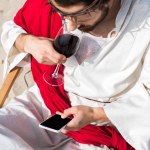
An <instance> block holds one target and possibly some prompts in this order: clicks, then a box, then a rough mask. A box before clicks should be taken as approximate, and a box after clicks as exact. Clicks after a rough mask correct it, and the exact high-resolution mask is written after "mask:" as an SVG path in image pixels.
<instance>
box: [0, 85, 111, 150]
mask: <svg viewBox="0 0 150 150" xmlns="http://www.w3.org/2000/svg"><path fill="white" fill-rule="evenodd" d="M49 116H50V112H49V110H48V109H47V108H46V106H45V105H44V104H43V100H42V97H41V96H40V92H39V89H38V87H37V86H36V85H34V86H33V87H32V88H30V89H29V90H27V91H25V92H24V93H23V94H22V95H20V96H17V97H16V98H14V99H12V100H11V101H10V102H9V104H8V105H6V106H5V107H4V108H2V109H0V149H1V150H87V149H90V150H109V149H108V148H107V147H106V146H105V147H104V148H101V147H95V146H92V145H85V144H79V143H77V142H75V141H74V140H72V139H71V138H69V137H68V136H66V135H64V134H62V133H54V132H49V131H47V130H44V129H42V128H39V123H40V122H42V121H44V120H45V119H46V118H48V117H49Z"/></svg>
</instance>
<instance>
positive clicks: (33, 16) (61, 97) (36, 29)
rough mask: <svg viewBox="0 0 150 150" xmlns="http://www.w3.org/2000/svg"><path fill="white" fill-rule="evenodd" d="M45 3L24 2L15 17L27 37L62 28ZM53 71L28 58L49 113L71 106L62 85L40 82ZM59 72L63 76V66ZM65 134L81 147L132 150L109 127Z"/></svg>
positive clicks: (42, 0) (41, 0) (44, 0)
mask: <svg viewBox="0 0 150 150" xmlns="http://www.w3.org/2000/svg"><path fill="white" fill-rule="evenodd" d="M46 3H47V0H36V1H35V0H27V1H26V3H25V4H24V6H23V7H22V8H21V9H20V10H19V11H18V13H17V14H16V16H15V17H14V22H15V23H16V24H18V25H19V26H21V27H22V28H23V29H24V30H26V31H27V32H28V33H29V34H33V35H35V36H43V37H49V38H54V37H55V35H56V33H57V31H58V30H59V28H60V27H61V19H60V17H59V15H58V14H57V13H54V12H53V13H52V8H51V7H50V5H46ZM54 68H55V66H48V65H43V64H39V63H38V62H37V61H36V60H35V59H34V58H33V57H32V58H31V70H32V74H33V78H34V81H35V82H36V83H37V85H38V87H39V89H40V93H41V96H42V98H43V100H44V102H45V104H46V106H47V107H48V108H49V109H50V111H51V113H52V114H54V113H55V112H56V111H58V110H59V111H63V110H64V109H66V108H69V107H70V106H71V105H70V100H69V98H68V96H67V94H66V92H65V91H64V87H63V86H58V87H53V86H49V85H47V84H46V83H45V82H44V80H43V73H44V72H45V71H47V70H50V71H51V72H53V70H54ZM60 72H61V73H62V74H63V66H61V68H60ZM67 135H68V136H70V137H72V138H73V139H75V140H76V141H78V142H80V143H84V144H93V145H96V146H99V145H101V144H104V145H106V146H108V147H112V148H115V149H116V150H134V148H132V147H131V146H130V145H129V144H128V143H127V142H126V141H125V140H124V139H123V137H122V136H121V135H120V134H119V133H118V132H116V130H115V129H114V128H113V127H112V126H101V127H96V126H92V125H88V126H86V127H84V128H82V129H80V130H79V131H70V132H69V133H68V134H67Z"/></svg>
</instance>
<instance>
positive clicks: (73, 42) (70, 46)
mask: <svg viewBox="0 0 150 150" xmlns="http://www.w3.org/2000/svg"><path fill="white" fill-rule="evenodd" d="M64 25H65V28H66V33H64V26H62V27H61V28H60V30H59V31H58V34H57V36H56V38H55V40H54V42H53V46H54V49H55V50H56V51H57V52H58V53H60V54H63V55H65V56H66V57H67V58H68V57H70V56H72V55H73V54H75V52H76V51H77V49H78V47H79V37H77V36H76V35H74V34H72V33H70V32H69V31H68V30H67V26H66V23H64ZM59 66H60V64H57V66H56V68H55V70H54V72H53V73H52V74H49V73H48V71H47V72H45V73H44V74H43V79H44V81H45V82H46V83H47V84H49V85H51V86H60V85H62V84H63V83H64V80H63V76H62V75H61V74H59V73H58V71H59Z"/></svg>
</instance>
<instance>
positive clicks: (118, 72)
mask: <svg viewBox="0 0 150 150" xmlns="http://www.w3.org/2000/svg"><path fill="white" fill-rule="evenodd" d="M149 10H150V1H149V0H132V1H131V0H130V1H129V0H124V1H122V7H121V9H120V11H119V13H118V15H117V18H116V28H115V29H114V30H115V31H116V32H117V36H115V37H113V38H110V37H108V38H106V39H103V38H98V37H93V36H91V35H89V34H82V33H80V32H79V31H75V32H74V33H75V34H78V35H80V37H82V40H84V39H88V40H89V39H91V40H93V39H94V40H95V41H96V44H97V46H98V45H99V46H100V48H99V50H97V47H96V48H95V51H94V53H93V55H91V54H90V55H89V56H88V57H87V58H86V59H85V58H84V55H81V56H83V57H79V56H80V55H77V54H76V56H73V57H71V58H69V59H68V60H67V62H66V63H65V64H64V65H65V66H66V67H65V83H64V85H65V90H67V91H68V95H69V97H70V100H71V103H72V105H73V106H75V105H88V106H93V107H99V106H101V107H103V108H104V110H105V112H106V114H107V116H108V118H109V119H110V120H111V122H112V124H113V125H115V127H116V128H117V129H118V131H119V132H120V133H121V134H122V136H123V137H124V138H125V139H126V141H128V142H129V143H130V144H131V145H132V146H133V147H135V148H136V149H137V150H150V120H149V116H150V92H149V89H150V12H149ZM14 28H15V30H14ZM24 32H25V31H24V30H23V29H22V28H20V27H18V26H16V25H15V24H14V22H12V21H10V22H7V23H6V24H5V25H4V26H3V33H2V38H1V41H2V44H3V47H4V49H5V50H6V52H7V54H8V55H7V56H8V57H7V58H8V59H7V61H6V66H8V67H5V68H7V69H6V71H5V72H8V71H9V70H11V69H12V68H13V67H14V66H16V65H18V64H19V65H22V62H20V61H21V60H22V59H24V61H26V59H25V58H27V54H26V53H19V54H17V51H15V50H14V48H13V43H14V41H15V39H16V37H17V36H18V35H19V34H20V33H24ZM88 45H91V46H92V48H93V45H92V44H90V40H89V43H88ZM94 46H95V45H94ZM85 50H86V49H85ZM79 52H80V51H78V53H79ZM85 52H86V51H85ZM12 53H13V55H12ZM90 53H91V52H90ZM79 54H82V51H81V53H79ZM8 62H9V63H10V65H7V64H8ZM79 63H80V64H79ZM26 93H27V92H26ZM74 93H76V94H78V95H80V96H78V95H76V94H74ZM86 98H90V99H93V100H96V101H97V102H94V101H90V100H89V99H86ZM108 102H109V103H108ZM4 109H5V108H4ZM0 113H1V112H0ZM12 131H13V130H12ZM76 144H77V143H76ZM77 145H78V144H77ZM93 148H96V147H93ZM97 148H98V147H97ZM86 149H89V148H86ZM91 149H92V148H91Z"/></svg>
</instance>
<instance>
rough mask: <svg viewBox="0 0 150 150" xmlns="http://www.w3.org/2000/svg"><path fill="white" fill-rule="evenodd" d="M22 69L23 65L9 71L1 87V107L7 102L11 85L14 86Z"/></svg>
mask: <svg viewBox="0 0 150 150" xmlns="http://www.w3.org/2000/svg"><path fill="white" fill-rule="evenodd" d="M20 70H21V67H15V68H14V69H12V70H11V71H10V72H9V73H8V75H7V77H6V79H5V81H4V83H3V85H2V87H1V89H0V108H1V107H2V106H3V104H4V103H5V101H6V98H7V96H8V94H9V92H10V90H11V87H12V86H13V83H14V82H15V80H16V78H17V76H18V74H19V72H20Z"/></svg>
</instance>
